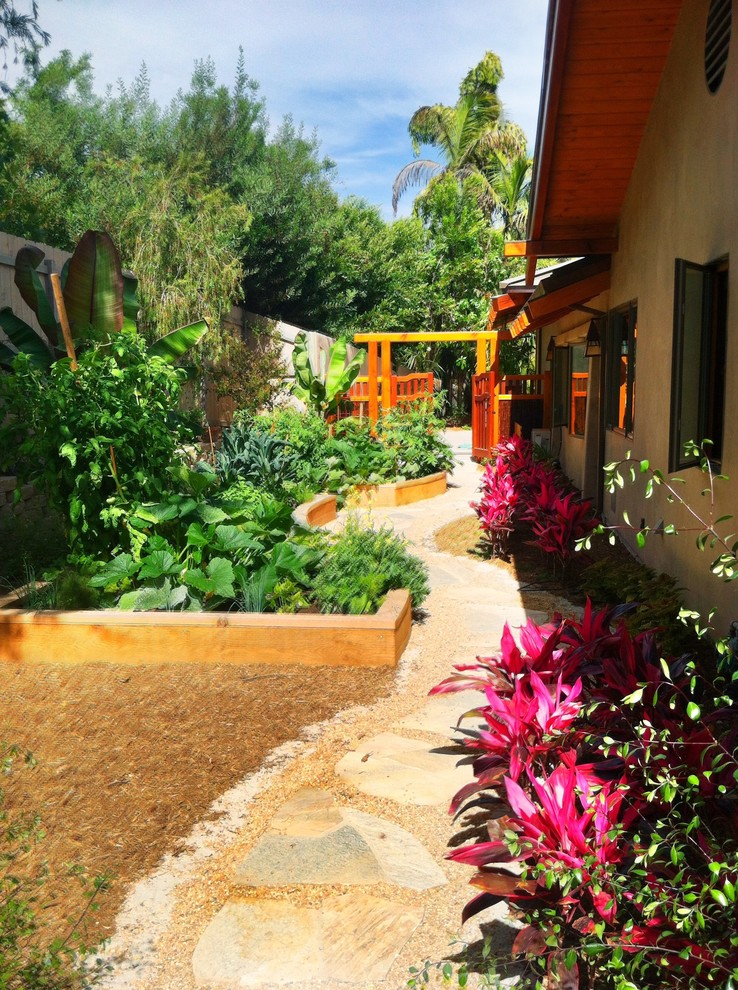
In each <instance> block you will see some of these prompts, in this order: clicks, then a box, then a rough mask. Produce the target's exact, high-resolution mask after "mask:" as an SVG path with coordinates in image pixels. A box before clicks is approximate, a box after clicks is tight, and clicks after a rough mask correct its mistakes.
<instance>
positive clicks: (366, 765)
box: [336, 732, 472, 805]
mask: <svg viewBox="0 0 738 990" xmlns="http://www.w3.org/2000/svg"><path fill="white" fill-rule="evenodd" d="M458 759H459V754H458V752H456V751H455V750H454V751H452V750H451V749H445V750H444V751H439V750H433V749H432V748H430V747H429V746H428V744H427V743H423V742H419V741H418V740H417V739H406V738H404V737H403V736H397V735H394V734H393V733H390V732H385V733H382V734H381V735H379V736H375V737H374V738H373V739H368V740H366V741H364V742H362V745H361V748H360V749H356V750H352V751H351V752H349V753H347V754H346V755H345V756H344V757H343V759H342V760H341V761H340V762H339V763H338V765H337V767H336V771H337V772H338V774H339V775H340V776H341V777H344V778H345V779H346V780H348V781H350V783H352V784H353V785H354V786H355V787H357V788H358V789H359V790H360V791H362V792H363V793H364V794H371V795H373V796H374V797H382V798H391V799H392V800H393V801H397V802H399V803H400V804H418V805H435V804H448V802H449V801H450V800H451V798H452V797H453V796H454V794H455V793H456V792H457V791H458V790H459V789H460V788H461V787H463V786H464V784H466V783H468V782H469V781H470V780H471V779H472V772H471V769H470V767H469V766H461V767H459V766H457V765H456V764H457V762H458Z"/></svg>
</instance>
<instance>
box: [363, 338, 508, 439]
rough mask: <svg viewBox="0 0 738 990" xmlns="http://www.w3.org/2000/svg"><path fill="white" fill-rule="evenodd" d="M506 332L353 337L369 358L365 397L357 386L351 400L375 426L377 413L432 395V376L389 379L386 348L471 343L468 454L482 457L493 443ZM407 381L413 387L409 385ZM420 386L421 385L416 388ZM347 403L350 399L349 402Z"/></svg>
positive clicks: (389, 356)
mask: <svg viewBox="0 0 738 990" xmlns="http://www.w3.org/2000/svg"><path fill="white" fill-rule="evenodd" d="M510 339H511V337H510V334H509V332H508V331H507V330H456V331H449V332H448V333H442V332H429V333H357V334H356V335H355V337H354V343H356V344H366V345H367V347H368V352H369V361H368V372H369V373H368V375H367V377H366V383H365V387H366V392H364V391H363V389H364V382H363V381H362V382H361V384H360V386H359V388H360V389H361V390H362V391H361V392H359V391H358V390H357V397H358V398H360V399H361V401H365V402H366V405H367V407H368V414H369V419H370V420H371V422H372V423H376V421H377V419H378V418H379V410H380V408H381V409H383V410H385V409H391V408H393V407H394V406H397V405H402V404H403V403H404V402H408V401H413V400H414V399H417V398H419V397H422V396H423V394H424V389H427V394H432V383H433V378H432V376H428V375H408V376H403V377H401V378H400V377H397V376H394V375H393V374H392V345H393V344H420V343H428V342H430V341H437V342H439V343H453V342H455V341H466V342H470V343H475V344H476V348H477V362H476V375H474V378H473V389H472V391H473V396H474V398H473V400H472V401H473V408H472V448H473V451H476V450H479V451H480V453H478V454H477V453H474V456H480V457H487V456H489V451H490V449H491V447H492V446H494V444H495V443H497V440H498V439H499V431H498V430H497V429H496V423H495V412H496V409H495V399H496V397H497V395H498V392H499V383H500V354H499V345H500V342H501V341H503V340H510ZM411 380H412V383H413V384H409V382H410V381H411ZM422 380H425V382H426V384H425V385H423V384H422ZM352 398H353V397H352Z"/></svg>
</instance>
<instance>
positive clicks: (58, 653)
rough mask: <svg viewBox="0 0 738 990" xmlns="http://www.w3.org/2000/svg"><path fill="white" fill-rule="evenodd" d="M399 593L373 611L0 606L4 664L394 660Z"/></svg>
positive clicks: (398, 643) (402, 606)
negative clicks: (316, 612)
mask: <svg viewBox="0 0 738 990" xmlns="http://www.w3.org/2000/svg"><path fill="white" fill-rule="evenodd" d="M411 624H412V614H411V608H410V596H409V595H408V593H407V592H406V591H391V592H390V593H389V594H388V595H387V598H386V599H385V602H384V604H383V605H382V607H381V608H380V610H379V611H378V612H377V614H376V615H302V614H298V615H264V614H257V613H248V612H119V611H117V610H114V609H110V610H108V611H96V612H53V611H49V612H29V611H27V610H25V609H17V608H7V607H6V608H1V609H0V661H5V662H6V663H8V662H10V663H70V664H72V663H96V662H100V663H130V664H145V663H188V662H198V663H201V662H202V661H204V660H210V661H212V662H213V663H240V664H250V663H268V664H288V663H289V664H291V663H295V664H307V665H313V666H317V665H321V664H324V665H326V666H331V667H341V666H351V667H383V666H394V665H395V664H396V663H397V661H398V660H399V658H400V657H401V656H402V653H403V651H404V649H405V647H406V646H407V642H408V639H409V638H410V627H411Z"/></svg>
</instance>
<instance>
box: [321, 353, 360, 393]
mask: <svg viewBox="0 0 738 990" xmlns="http://www.w3.org/2000/svg"><path fill="white" fill-rule="evenodd" d="M347 353H348V345H347V344H346V341H345V340H337V341H336V342H335V344H334V345H333V346H332V347H331V349H330V352H329V356H328V371H327V372H326V376H325V392H326V397H327V399H328V402H333V401H334V400H335V399H337V398H338V397H339V396H341V395H343V393H344V392H347V391H348V390H349V389H350V388H351V386H352V385H353V383H354V381H355V380H356V378H357V377H358V374H359V371H360V370H361V366H362V364H363V363H364V355H363V353H362V352H358V353H357V354H354V356H353V357H352V358H351V360H350V361H348V363H347V361H346V355H347Z"/></svg>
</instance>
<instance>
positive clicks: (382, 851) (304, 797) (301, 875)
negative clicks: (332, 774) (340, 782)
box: [233, 788, 447, 890]
mask: <svg viewBox="0 0 738 990" xmlns="http://www.w3.org/2000/svg"><path fill="white" fill-rule="evenodd" d="M233 879H234V880H235V882H236V883H237V884H239V885H240V886H248V887H285V886H291V885H293V884H336V883H342V884H367V883H377V882H379V881H385V882H387V883H394V884H397V885H398V886H401V887H409V888H411V889H412V890H428V889H429V888H430V887H439V886H441V884H444V883H446V882H447V880H446V876H445V874H444V872H443V870H441V868H440V867H439V866H438V864H437V863H436V862H435V861H434V860H433V858H432V856H431V855H430V853H429V852H428V851H427V850H426V849H425V848H424V847H423V846H422V845H421V843H420V842H418V840H417V839H416V838H415V837H414V836H412V835H411V834H410V833H409V832H406V831H405V829H402V828H400V827H399V826H398V825H394V824H393V823H392V822H388V821H385V820H383V819H381V818H377V817H375V816H374V815H368V814H365V813H364V812H362V811H356V810H355V809H353V808H338V807H336V806H335V805H334V804H333V798H332V796H331V795H330V794H328V793H326V792H325V791H320V790H315V789H311V788H305V789H303V790H301V791H298V793H297V794H296V795H295V796H294V797H293V798H292V799H291V800H290V801H288V802H286V804H284V805H282V807H281V808H280V809H279V811H278V812H277V814H276V815H275V816H274V818H273V819H272V822H271V825H270V827H269V830H268V831H267V832H266V834H265V835H264V836H263V837H262V838H261V839H260V840H259V842H257V844H256V845H255V846H254V848H253V849H252V850H251V852H250V853H249V854H248V856H247V857H246V859H245V860H244V861H243V862H242V863H241V864H240V865H239V866H238V867H236V869H235V871H234V874H233Z"/></svg>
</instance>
